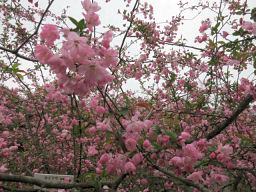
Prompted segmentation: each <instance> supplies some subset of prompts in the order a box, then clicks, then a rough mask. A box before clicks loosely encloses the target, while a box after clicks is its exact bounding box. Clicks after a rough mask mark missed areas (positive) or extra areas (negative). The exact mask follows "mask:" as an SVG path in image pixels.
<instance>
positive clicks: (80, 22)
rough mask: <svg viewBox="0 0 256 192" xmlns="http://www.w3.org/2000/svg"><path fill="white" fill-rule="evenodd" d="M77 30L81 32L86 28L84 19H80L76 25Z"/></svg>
mask: <svg viewBox="0 0 256 192" xmlns="http://www.w3.org/2000/svg"><path fill="white" fill-rule="evenodd" d="M77 28H79V29H80V31H83V30H84V29H85V28H86V23H85V21H84V19H81V20H80V21H79V22H78V24H77Z"/></svg>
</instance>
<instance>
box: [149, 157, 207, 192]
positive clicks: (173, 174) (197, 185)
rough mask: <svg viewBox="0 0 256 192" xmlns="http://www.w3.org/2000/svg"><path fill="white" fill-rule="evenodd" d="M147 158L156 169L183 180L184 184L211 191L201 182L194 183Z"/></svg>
mask: <svg viewBox="0 0 256 192" xmlns="http://www.w3.org/2000/svg"><path fill="white" fill-rule="evenodd" d="M147 160H148V162H149V163H150V165H151V166H152V167H154V168H155V169H156V170H158V171H160V172H162V173H164V174H165V175H167V176H168V177H171V178H173V179H175V180H177V181H180V182H182V183H183V184H185V185H187V186H191V187H195V188H197V189H199V190H200V191H201V192H210V190H208V189H207V188H205V187H204V186H202V185H200V184H197V183H194V182H193V181H191V180H188V179H186V178H184V177H181V176H178V175H176V174H175V173H173V172H172V171H169V170H167V169H164V168H161V167H159V166H157V165H156V164H154V163H152V162H151V161H150V160H149V159H148V158H147Z"/></svg>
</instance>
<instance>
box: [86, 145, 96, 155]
mask: <svg viewBox="0 0 256 192" xmlns="http://www.w3.org/2000/svg"><path fill="white" fill-rule="evenodd" d="M96 154H98V150H97V149H96V146H89V148H88V156H89V157H91V156H94V155H96Z"/></svg>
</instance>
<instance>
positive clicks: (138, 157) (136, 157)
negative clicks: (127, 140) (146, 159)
mask: <svg viewBox="0 0 256 192" xmlns="http://www.w3.org/2000/svg"><path fill="white" fill-rule="evenodd" d="M142 160H143V155H142V154H141V153H137V154H135V155H134V156H133V157H132V159H131V161H132V162H133V164H134V165H138V164H139V163H140V162H141V161H142Z"/></svg>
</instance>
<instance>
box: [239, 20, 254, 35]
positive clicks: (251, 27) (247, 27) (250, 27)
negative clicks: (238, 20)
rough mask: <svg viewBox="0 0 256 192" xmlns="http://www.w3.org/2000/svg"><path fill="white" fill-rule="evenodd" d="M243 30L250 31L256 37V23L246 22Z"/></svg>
mask: <svg viewBox="0 0 256 192" xmlns="http://www.w3.org/2000/svg"><path fill="white" fill-rule="evenodd" d="M242 28H243V29H244V30H246V31H249V32H251V33H252V34H254V35H256V22H254V23H252V22H249V21H245V22H244V23H243V25H242Z"/></svg>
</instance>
